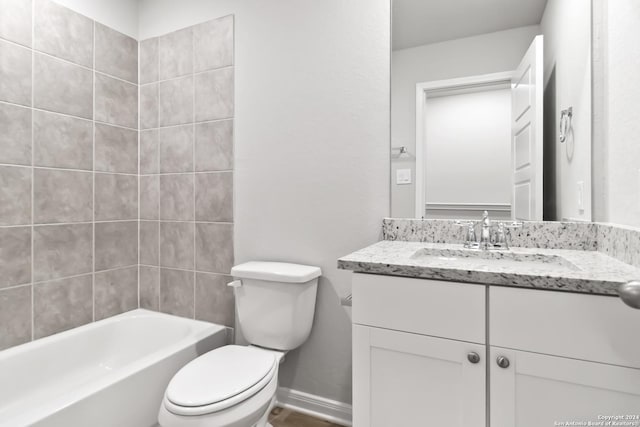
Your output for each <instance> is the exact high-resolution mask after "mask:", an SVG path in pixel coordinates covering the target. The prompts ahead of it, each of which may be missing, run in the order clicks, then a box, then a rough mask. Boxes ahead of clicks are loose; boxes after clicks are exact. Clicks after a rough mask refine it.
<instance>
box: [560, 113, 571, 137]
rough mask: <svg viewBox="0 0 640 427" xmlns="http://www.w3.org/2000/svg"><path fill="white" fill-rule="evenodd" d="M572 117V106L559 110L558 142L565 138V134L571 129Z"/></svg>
mask: <svg viewBox="0 0 640 427" xmlns="http://www.w3.org/2000/svg"><path fill="white" fill-rule="evenodd" d="M572 119H573V107H569V108H567V109H566V110H562V111H561V112H560V142H565V141H566V140H567V135H568V134H569V130H570V129H571V120H572Z"/></svg>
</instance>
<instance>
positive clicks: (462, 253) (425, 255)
mask: <svg viewBox="0 0 640 427" xmlns="http://www.w3.org/2000/svg"><path fill="white" fill-rule="evenodd" d="M411 259H412V260H415V261H420V260H424V261H425V262H434V261H435V262H437V261H440V262H455V261H463V262H464V263H465V264H469V263H473V265H474V266H478V265H482V266H486V267H503V268H518V267H520V268H530V269H536V270H540V269H542V270H546V271H567V270H570V271H578V270H580V269H579V268H578V267H577V266H576V265H574V264H573V263H572V262H570V261H568V260H566V259H565V258H563V257H561V256H558V255H546V254H536V253H531V254H529V253H518V252H511V251H482V250H474V249H435V248H422V249H418V250H417V251H416V252H414V254H413V255H411Z"/></svg>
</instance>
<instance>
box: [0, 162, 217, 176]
mask: <svg viewBox="0 0 640 427" xmlns="http://www.w3.org/2000/svg"><path fill="white" fill-rule="evenodd" d="M0 166H2V167H15V168H33V169H43V170H49V171H59V172H79V173H94V172H95V173H99V174H103V175H121V176H137V175H136V174H135V173H127V172H109V171H96V170H89V169H69V168H58V167H51V166H30V165H14V164H10V163H0ZM221 172H225V171H221Z"/></svg>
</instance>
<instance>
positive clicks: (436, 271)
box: [338, 240, 640, 295]
mask: <svg viewBox="0 0 640 427" xmlns="http://www.w3.org/2000/svg"><path fill="white" fill-rule="evenodd" d="M469 251H471V250H470V249H464V248H463V247H462V245H460V244H443V243H422V242H406V241H387V240H385V241H381V242H378V243H375V244H373V245H371V246H368V247H366V248H364V249H361V250H359V251H356V252H354V253H352V254H349V255H347V256H344V257H342V258H340V259H339V260H338V268H340V269H343V270H352V271H354V272H358V273H370V274H384V275H390V276H403V277H415V278H424V279H435V280H445V281H454V282H464V283H475V284H482V285H497V286H512V287H520V288H532V289H545V290H555V291H568V292H580V293H590V294H598V295H618V290H617V289H618V286H619V285H620V284H622V283H625V282H627V281H629V280H633V279H639V278H640V269H639V268H636V267H633V266H631V265H629V264H625V263H623V262H622V261H619V260H617V259H615V258H612V257H610V256H607V255H605V254H603V253H601V252H597V251H583V250H567V249H543V248H511V249H510V250H508V251H498V252H497V253H496V252H495V251H492V252H494V253H492V254H490V255H487V256H488V257H491V258H496V257H498V258H502V257H504V258H506V259H507V262H505V263H502V262H501V261H498V262H496V260H495V259H493V260H485V259H483V258H481V257H482V256H484V255H483V254H478V251H477V250H476V251H473V252H474V254H471V255H473V256H471V257H465V255H469V253H468V252H469ZM434 252H435V253H436V254H440V255H442V254H445V255H447V256H434V255H433V253H434ZM422 255H426V256H422ZM512 257H516V258H517V259H516V260H510V261H509V258H512ZM523 259H527V260H532V261H534V262H532V263H525V262H522V260H523Z"/></svg>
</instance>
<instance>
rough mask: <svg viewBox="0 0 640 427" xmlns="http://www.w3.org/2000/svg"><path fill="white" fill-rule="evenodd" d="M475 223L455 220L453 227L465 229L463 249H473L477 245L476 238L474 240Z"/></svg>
mask: <svg viewBox="0 0 640 427" xmlns="http://www.w3.org/2000/svg"><path fill="white" fill-rule="evenodd" d="M476 224H477V222H476V221H460V220H457V221H456V222H455V225H457V226H458V227H465V228H466V230H465V235H464V236H465V237H464V247H465V248H475V246H476V245H477V244H478V243H477V240H478V239H477V238H476Z"/></svg>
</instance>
